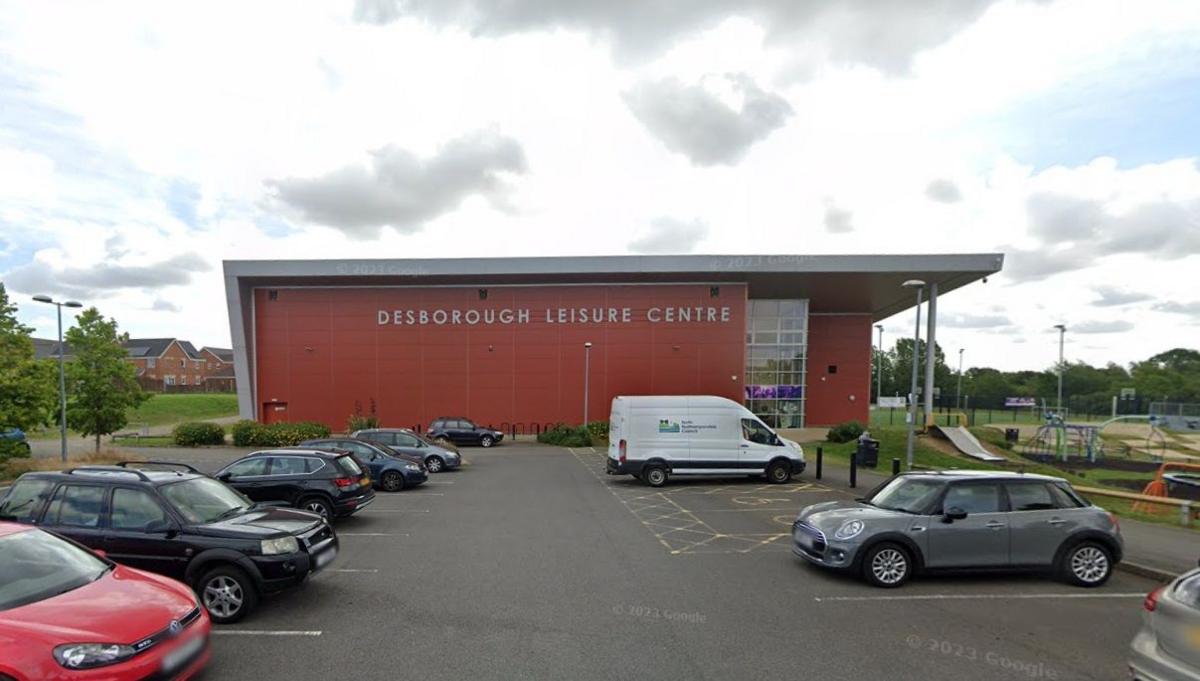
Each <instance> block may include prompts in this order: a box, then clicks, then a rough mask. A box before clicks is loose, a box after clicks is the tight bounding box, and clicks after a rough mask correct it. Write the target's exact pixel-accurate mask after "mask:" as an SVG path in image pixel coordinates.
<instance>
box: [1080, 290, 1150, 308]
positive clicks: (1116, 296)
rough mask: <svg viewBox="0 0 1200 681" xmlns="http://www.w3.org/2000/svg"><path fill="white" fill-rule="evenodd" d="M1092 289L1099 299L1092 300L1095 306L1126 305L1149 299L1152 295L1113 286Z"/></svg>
mask: <svg viewBox="0 0 1200 681" xmlns="http://www.w3.org/2000/svg"><path fill="white" fill-rule="evenodd" d="M1092 290H1093V291H1095V292H1096V295H1098V296H1100V299H1099V300H1097V301H1095V302H1093V303H1092V305H1095V306H1096V307H1115V306H1117V305H1128V304H1130V303H1140V302H1142V301H1145V300H1151V299H1153V298H1154V296H1152V295H1150V294H1149V293H1139V292H1137V291H1129V290H1127V289H1119V288H1116V287H1114V286H1097V287H1095V288H1094V289H1092Z"/></svg>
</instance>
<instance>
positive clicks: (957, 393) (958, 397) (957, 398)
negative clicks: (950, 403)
mask: <svg viewBox="0 0 1200 681" xmlns="http://www.w3.org/2000/svg"><path fill="white" fill-rule="evenodd" d="M963 350H964V348H959V349H958V387H957V388H955V390H954V408H955V409H962V358H963Z"/></svg>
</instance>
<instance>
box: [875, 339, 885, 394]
mask: <svg viewBox="0 0 1200 681" xmlns="http://www.w3.org/2000/svg"><path fill="white" fill-rule="evenodd" d="M875 328H876V329H879V354H878V355H876V356H875V408H876V409H878V408H879V398H880V397H883V324H876V325H875Z"/></svg>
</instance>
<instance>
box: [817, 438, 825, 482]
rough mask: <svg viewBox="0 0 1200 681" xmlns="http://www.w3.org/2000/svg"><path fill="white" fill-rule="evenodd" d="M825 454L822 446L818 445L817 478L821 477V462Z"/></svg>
mask: <svg viewBox="0 0 1200 681" xmlns="http://www.w3.org/2000/svg"><path fill="white" fill-rule="evenodd" d="M824 454H825V452H824V451H822V450H821V447H819V446H818V447H817V480H820V479H821V463H822V460H823V459H824V458H825V457H824Z"/></svg>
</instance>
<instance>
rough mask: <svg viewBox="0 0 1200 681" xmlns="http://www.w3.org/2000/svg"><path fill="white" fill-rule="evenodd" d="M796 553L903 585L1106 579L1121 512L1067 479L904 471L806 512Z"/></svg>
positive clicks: (798, 524)
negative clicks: (923, 575)
mask: <svg viewBox="0 0 1200 681" xmlns="http://www.w3.org/2000/svg"><path fill="white" fill-rule="evenodd" d="M792 541H793V547H792V552H793V553H795V554H796V555H797V556H800V557H801V558H804V559H805V560H807V561H808V562H810V563H813V564H815V565H820V566H821V567H826V568H834V569H838V570H845V571H849V572H853V573H857V574H861V575H862V576H863V578H864V579H866V580H867V581H868V582H869V583H871V584H874V585H876V586H881V587H897V586H900V585H901V584H904V583H905V582H906V581H908V579H909V577H911V576H912V575H913V574H914V573H916V572H918V571H935V570H966V569H977V568H989V569H1023V568H1040V569H1050V570H1053V571H1054V572H1056V573H1057V574H1058V575H1060V576H1061V577H1062V578H1063V579H1065V580H1067V581H1069V582H1071V583H1073V584H1077V585H1079V586H1100V585H1101V584H1103V583H1104V582H1106V581H1108V578H1109V576H1110V575H1111V574H1112V571H1113V567H1114V566H1115V565H1116V563H1117V562H1118V561H1120V560H1121V552H1122V548H1123V542H1122V540H1121V532H1120V527H1119V526H1118V524H1117V519H1116V517H1115V516H1113V515H1112V514H1111V513H1108V512H1106V511H1104V509H1101V508H1099V507H1097V506H1093V505H1092V504H1091V503H1089V502H1088V501H1086V500H1085V499H1083V498H1082V497H1080V496H1079V495H1078V494H1076V493H1075V490H1073V489H1071V486H1070V484H1068V483H1067V481H1065V480H1062V479H1060V478H1053V477H1048V476H1044V475H1026V474H1023V473H1004V472H995V471H942V472H928V473H905V474H902V475H898V476H896V477H893V478H891V479H889V480H887V481H886V482H884V483H883V484H881V485H880V486H879V487H877V488H876V489H875V490H874V491H872V492H871V493H870V494H869V495H868V496H866V497H864V498H862V499H859V500H857V501H854V502H839V501H827V502H824V503H820V504H813V505H812V506H809V507H807V508H805V509H804V510H802V511H800V515H799V516H797V517H796V521H795V522H794V523H793V524H792Z"/></svg>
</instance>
